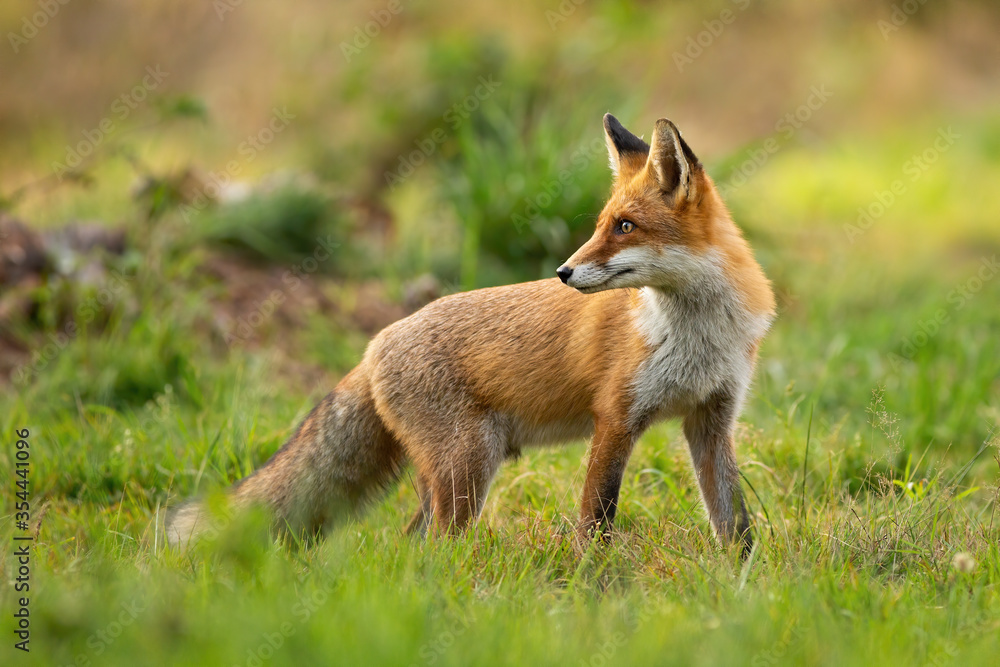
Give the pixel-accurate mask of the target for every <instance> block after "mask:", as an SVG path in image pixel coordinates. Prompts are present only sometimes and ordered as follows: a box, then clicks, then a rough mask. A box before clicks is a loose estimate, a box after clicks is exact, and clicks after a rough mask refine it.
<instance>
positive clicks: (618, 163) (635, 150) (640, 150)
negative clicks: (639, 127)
mask: <svg viewBox="0 0 1000 667" xmlns="http://www.w3.org/2000/svg"><path fill="white" fill-rule="evenodd" d="M604 139H605V140H606V141H607V144H608V159H609V160H610V162H611V171H613V172H615V177H620V176H621V174H622V172H625V173H635V172H637V171H639V170H640V169H642V165H644V164H645V163H646V156H647V155H649V144H647V143H646V142H645V141H643V140H642V139H640V138H639V137H637V136H635V135H634V134H632V133H631V132H629V131H628V130H626V129H625V128H624V127H622V124H621V123H619V122H618V119H617V118H615V117H614V116H612V115H611V114H609V113H606V114H604Z"/></svg>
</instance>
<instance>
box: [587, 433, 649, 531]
mask: <svg viewBox="0 0 1000 667" xmlns="http://www.w3.org/2000/svg"><path fill="white" fill-rule="evenodd" d="M635 440H636V436H635V434H634V433H633V432H632V431H631V430H630V429H628V428H627V427H626V426H625V425H624V424H621V423H618V422H617V421H613V420H604V419H600V418H598V419H596V420H595V423H594V439H593V441H592V443H591V446H590V460H589V461H588V463H587V479H586V481H585V482H584V485H583V500H582V502H581V505H580V524H579V527H578V528H577V535H578V537H579V538H580V539H581V540H583V541H586V540H589V539H590V538H591V537H592V536H593V534H594V533H595V532H596V531H598V530H600V531H602V533H607V532H608V531H610V529H611V524H612V522H613V521H614V518H615V513H616V512H617V510H618V492H619V490H620V489H621V485H622V476H623V475H624V474H625V466H626V465H627V464H628V459H629V456H630V455H631V454H632V447H633V445H634V444H635Z"/></svg>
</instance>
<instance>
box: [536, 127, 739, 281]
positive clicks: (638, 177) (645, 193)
mask: <svg viewBox="0 0 1000 667" xmlns="http://www.w3.org/2000/svg"><path fill="white" fill-rule="evenodd" d="M604 131H605V138H606V140H607V144H608V154H609V157H610V160H611V169H612V170H613V171H614V174H615V181H614V187H613V189H612V192H611V197H610V198H609V199H608V203H607V204H606V205H605V206H604V210H603V211H601V214H600V216H599V217H598V219H597V229H596V231H595V232H594V235H593V236H592V237H591V239H590V240H589V241H587V242H586V243H585V244H584V245H583V247H581V248H580V249H579V250H577V251H576V252H575V253H574V254H573V256H572V257H570V258H569V259H568V260H566V263H565V264H563V265H562V266H560V267H559V269H557V271H556V274H557V275H558V276H559V278H561V279H562V281H563V282H564V283H566V284H567V285H569V286H570V287H574V288H576V289H578V290H579V291H581V292H584V293H585V294H589V293H592V292H600V291H602V290H607V289H614V288H619V287H646V286H650V287H663V288H676V287H680V286H681V285H682V284H684V283H685V282H688V281H690V280H691V279H693V278H694V277H695V276H696V275H697V274H698V273H699V271H700V269H701V267H703V266H704V260H703V256H704V253H705V251H707V250H708V249H709V248H710V246H711V243H712V240H713V239H712V236H713V230H712V226H713V221H714V220H715V218H716V217H717V215H718V213H719V209H720V208H722V204H721V200H720V199H719V198H718V195H717V194H716V192H715V187H714V185H712V181H711V179H710V178H709V177H708V175H707V174H706V173H705V170H704V168H703V167H702V165H701V163H700V162H699V161H698V158H697V157H695V155H694V153H693V152H692V151H691V148H690V147H689V146H688V145H687V143H685V141H684V139H682V138H681V135H680V132H679V131H678V130H677V127H676V126H675V125H674V124H673V123H672V122H670V121H669V120H667V119H665V118H661V119H660V120H658V121H656V127H655V128H654V130H653V136H652V143H651V144H647V143H646V142H645V141H643V140H642V139H640V138H639V137H637V136H635V135H634V134H632V133H631V132H629V131H628V130H626V129H625V128H624V127H622V125H621V123H619V122H618V120H617V119H616V118H615V117H614V116H612V115H611V114H607V115H605V116H604Z"/></svg>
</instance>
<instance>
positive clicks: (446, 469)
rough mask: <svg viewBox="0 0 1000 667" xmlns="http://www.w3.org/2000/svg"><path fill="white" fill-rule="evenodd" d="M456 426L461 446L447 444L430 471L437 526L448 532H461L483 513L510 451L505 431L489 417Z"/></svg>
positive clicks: (439, 529) (432, 511)
mask: <svg viewBox="0 0 1000 667" xmlns="http://www.w3.org/2000/svg"><path fill="white" fill-rule="evenodd" d="M456 430H457V431H458V438H459V442H458V443H457V446H451V447H448V448H447V449H448V450H449V451H448V453H447V455H446V456H444V457H442V458H441V459H440V460H438V461H435V463H434V471H433V473H432V474H431V475H430V477H431V480H432V481H431V489H432V499H431V513H432V515H433V520H434V525H435V529H436V530H438V531H440V532H447V533H458V532H461V531H462V530H464V529H465V528H466V527H467V526H468V525H469V523H470V522H471V521H474V520H476V519H477V518H478V517H479V513H480V512H481V511H482V509H483V505H484V503H485V502H486V494H487V492H488V491H489V489H490V483H491V482H492V481H493V476H494V475H495V474H496V472H497V470H498V469H499V468H500V464H501V463H502V462H503V459H504V456H505V454H506V451H507V447H506V443H505V440H504V437H503V434H502V433H501V432H500V430H499V429H498V428H496V427H495V426H494V425H493V424H491V423H490V420H488V419H487V420H480V419H477V420H475V422H474V423H473V424H470V425H469V426H468V427H465V428H457V429H456Z"/></svg>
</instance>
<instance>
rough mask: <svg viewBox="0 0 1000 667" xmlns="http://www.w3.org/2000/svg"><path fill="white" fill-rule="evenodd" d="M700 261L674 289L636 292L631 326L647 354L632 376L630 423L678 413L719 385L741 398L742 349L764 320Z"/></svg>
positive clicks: (746, 367)
mask: <svg viewBox="0 0 1000 667" xmlns="http://www.w3.org/2000/svg"><path fill="white" fill-rule="evenodd" d="M705 262H706V263H705V264H704V265H702V266H700V267H699V269H700V270H699V271H697V272H695V273H696V275H693V276H692V281H691V282H690V283H688V284H687V285H684V286H682V287H681V288H680V289H672V290H660V289H655V288H651V287H646V288H643V290H642V292H641V298H642V307H641V308H640V309H639V310H638V311H637V314H636V325H637V328H638V329H639V332H640V334H641V335H642V336H643V337H644V338H645V340H646V343H647V345H648V346H649V348H650V350H651V354H650V356H649V357H648V358H647V359H646V360H645V361H643V362H642V364H640V366H639V369H638V372H637V374H636V377H635V380H634V381H633V385H632V388H633V392H634V397H635V398H634V400H633V403H632V407H631V409H630V411H629V419H630V421H631V422H632V423H633V424H639V423H642V422H648V421H649V420H656V419H659V418H664V417H669V416H677V415H682V414H685V413H686V412H687V411H688V410H689V409H690V408H691V407H693V406H694V405H697V404H698V403H701V402H703V401H705V400H706V399H707V398H708V397H709V396H711V395H712V394H713V393H714V392H715V391H717V390H719V389H720V388H721V387H726V388H727V389H728V390H729V391H733V392H734V393H735V394H736V396H735V398H736V400H737V402H742V398H743V394H744V393H745V392H746V388H747V386H748V385H749V383H750V377H751V373H752V370H753V369H752V367H751V360H750V357H749V350H750V348H751V346H752V345H753V343H754V342H756V341H757V340H758V339H759V338H760V337H761V336H762V335H763V334H764V332H765V331H766V329H767V326H768V323H769V322H768V318H765V317H759V316H757V317H755V316H753V315H751V314H750V313H748V312H747V311H746V309H745V308H744V307H743V305H742V304H741V303H740V301H739V299H738V297H737V296H736V294H735V292H734V290H733V289H732V287H731V286H730V285H729V283H728V281H727V280H726V278H725V276H724V275H723V273H722V270H721V268H719V267H718V265H717V264H716V263H715V262H713V261H710V260H709V259H708V258H706V260H705ZM689 275H691V274H689Z"/></svg>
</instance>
